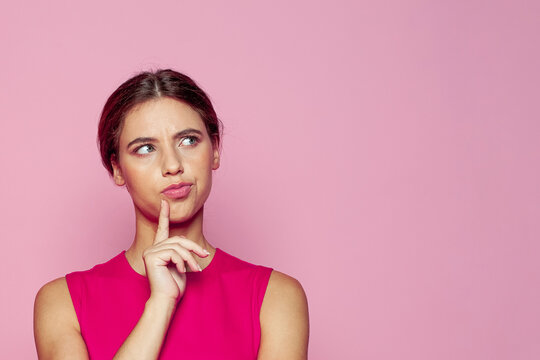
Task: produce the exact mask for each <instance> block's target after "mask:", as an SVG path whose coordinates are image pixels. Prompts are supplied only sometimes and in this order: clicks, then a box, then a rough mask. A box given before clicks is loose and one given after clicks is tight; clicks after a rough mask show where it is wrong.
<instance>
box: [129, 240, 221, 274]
mask: <svg viewBox="0 0 540 360" xmlns="http://www.w3.org/2000/svg"><path fill="white" fill-rule="evenodd" d="M221 252H222V250H221V249H220V248H218V247H216V251H215V253H214V257H213V258H212V261H210V263H209V264H208V265H207V266H206V267H205V268H204V269H203V270H202V271H193V272H187V273H186V276H193V275H195V276H200V275H203V274H208V273H209V272H212V271H213V269H214V268H215V267H216V265H215V262H216V259H219V258H220V257H221ZM218 253H219V254H220V255H219V256H218ZM121 255H122V259H123V260H122V262H123V263H124V265H125V266H127V270H128V272H130V273H132V274H134V275H136V276H137V277H139V278H143V279H147V277H146V275H142V274H139V273H138V272H137V271H135V269H134V268H133V267H132V266H131V264H130V263H129V261H128V259H127V257H126V250H122V252H121Z"/></svg>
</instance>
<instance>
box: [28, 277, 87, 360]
mask: <svg viewBox="0 0 540 360" xmlns="http://www.w3.org/2000/svg"><path fill="white" fill-rule="evenodd" d="M34 339H35V342H36V349H37V352H38V356H39V358H40V359H68V358H71V359H88V354H87V350H86V344H85V343H84V340H83V338H82V336H81V332H80V327H79V321H78V320H77V314H76V313H75V308H74V307H73V302H72V301H71V296H70V293H69V289H68V286H67V282H66V278H65V277H61V278H58V279H55V280H52V281H50V282H48V283H46V284H45V285H43V286H42V287H41V289H39V291H38V293H37V295H36V299H35V302H34Z"/></svg>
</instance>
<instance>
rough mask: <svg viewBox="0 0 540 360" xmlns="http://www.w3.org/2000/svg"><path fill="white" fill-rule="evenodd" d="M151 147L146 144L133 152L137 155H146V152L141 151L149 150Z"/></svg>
mask: <svg viewBox="0 0 540 360" xmlns="http://www.w3.org/2000/svg"><path fill="white" fill-rule="evenodd" d="M151 148H152V145H149V144H146V145H143V146H141V147H140V148H138V149H137V150H135V153H137V154H139V155H143V154H148V151H143V149H151Z"/></svg>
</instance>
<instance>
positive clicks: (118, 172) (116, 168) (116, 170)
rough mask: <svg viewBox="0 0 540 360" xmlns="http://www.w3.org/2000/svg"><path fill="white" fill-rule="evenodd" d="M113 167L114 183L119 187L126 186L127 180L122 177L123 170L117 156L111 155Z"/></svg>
mask: <svg viewBox="0 0 540 360" xmlns="http://www.w3.org/2000/svg"><path fill="white" fill-rule="evenodd" d="M111 165H112V168H113V179H114V182H115V183H116V185H118V186H124V185H125V184H126V180H125V179H124V175H122V169H121V168H120V165H119V164H118V162H117V158H116V155H115V154H112V155H111Z"/></svg>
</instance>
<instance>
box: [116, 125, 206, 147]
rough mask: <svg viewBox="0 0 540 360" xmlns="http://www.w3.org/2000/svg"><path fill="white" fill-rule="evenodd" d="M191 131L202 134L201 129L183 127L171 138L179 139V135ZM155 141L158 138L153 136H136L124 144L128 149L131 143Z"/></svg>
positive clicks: (191, 132) (181, 135)
mask: <svg viewBox="0 0 540 360" xmlns="http://www.w3.org/2000/svg"><path fill="white" fill-rule="evenodd" d="M193 133H195V134H199V135H201V136H202V135H203V133H202V131H200V130H197V129H191V128H189V129H184V130H182V131H179V132H177V133H176V134H174V136H173V138H174V139H175V140H177V139H179V138H181V137H183V136H186V135H188V134H193ZM157 141H158V140H157V139H156V138H153V137H138V138H136V139H134V140H132V141H130V142H129V144H127V146H126V149H129V147H130V146H131V145H133V144H137V143H147V142H157Z"/></svg>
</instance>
